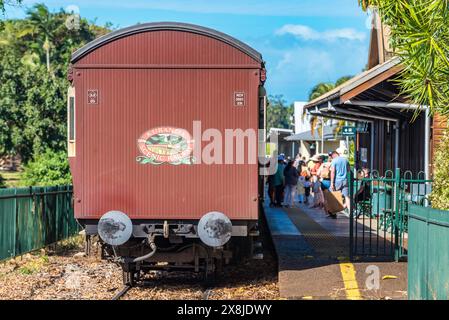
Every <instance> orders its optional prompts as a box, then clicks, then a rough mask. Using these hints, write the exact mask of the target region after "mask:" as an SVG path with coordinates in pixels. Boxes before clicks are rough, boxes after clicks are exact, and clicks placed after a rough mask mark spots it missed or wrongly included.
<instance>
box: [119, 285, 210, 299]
mask: <svg viewBox="0 0 449 320" xmlns="http://www.w3.org/2000/svg"><path fill="white" fill-rule="evenodd" d="M134 287H135V286H130V285H125V286H123V288H122V289H121V290H120V291H119V292H117V293H116V294H115V295H114V296H113V297H112V299H111V300H120V299H121V298H122V297H124V296H125V295H126V294H127V293H128V292H129V290H131V289H132V288H134ZM142 287H144V286H142ZM213 290H214V288H212V287H209V288H207V289H205V290H204V292H203V295H202V300H210V297H211V296H212V295H213Z"/></svg>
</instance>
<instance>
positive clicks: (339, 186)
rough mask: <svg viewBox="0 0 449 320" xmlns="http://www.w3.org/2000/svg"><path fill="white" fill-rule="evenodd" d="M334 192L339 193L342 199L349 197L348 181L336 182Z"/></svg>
mask: <svg viewBox="0 0 449 320" xmlns="http://www.w3.org/2000/svg"><path fill="white" fill-rule="evenodd" d="M334 191H341V194H342V195H343V197H349V187H348V180H346V179H345V180H336V181H335V190H334Z"/></svg>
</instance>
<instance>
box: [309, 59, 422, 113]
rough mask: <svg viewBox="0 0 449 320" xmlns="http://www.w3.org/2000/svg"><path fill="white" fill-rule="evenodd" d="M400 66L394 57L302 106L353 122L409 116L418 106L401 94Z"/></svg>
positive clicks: (310, 110) (314, 111)
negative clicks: (398, 82)
mask: <svg viewBox="0 0 449 320" xmlns="http://www.w3.org/2000/svg"><path fill="white" fill-rule="evenodd" d="M402 69H403V66H402V65H401V61H400V58H398V57H394V58H392V59H390V60H388V61H386V62H384V63H382V64H379V65H377V66H375V67H373V68H372V69H369V70H367V71H365V72H363V73H361V74H359V75H357V76H355V77H354V78H352V79H350V80H348V81H347V82H345V83H343V84H342V85H340V86H338V87H336V88H335V89H333V90H332V91H329V92H328V93H326V94H324V95H322V96H320V97H318V98H316V99H314V100H312V101H310V102H309V103H308V104H307V105H306V106H305V108H306V110H307V111H308V112H309V113H310V114H312V115H316V116H323V117H326V118H333V119H340V120H347V121H355V122H363V121H373V120H375V119H377V120H385V121H397V120H406V119H409V118H410V116H411V115H412V114H413V112H414V111H415V110H416V109H418V108H419V106H413V105H411V104H409V103H408V102H407V100H406V98H405V97H404V96H403V95H401V92H400V88H399V86H398V84H397V83H396V80H397V79H398V78H399V77H400V72H401V71H402ZM404 111H407V112H404Z"/></svg>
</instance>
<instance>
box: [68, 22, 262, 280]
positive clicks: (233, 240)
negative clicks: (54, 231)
mask: <svg viewBox="0 0 449 320" xmlns="http://www.w3.org/2000/svg"><path fill="white" fill-rule="evenodd" d="M71 63H72V65H71V68H70V70H69V80H70V81H71V84H72V85H71V87H70V88H69V101H68V120H69V121H68V122H69V123H68V128H69V132H68V150H69V161H70V168H71V171H72V175H73V184H74V206H75V216H76V218H77V219H78V220H79V221H80V222H81V223H82V224H83V225H84V226H85V228H86V234H87V235H88V236H92V235H96V234H99V235H100V238H101V239H102V242H103V244H104V249H105V252H106V254H108V255H111V256H114V257H115V258H116V259H118V260H119V261H120V262H121V264H122V266H123V268H124V271H125V275H126V281H127V282H133V281H134V280H135V278H136V277H137V276H138V275H139V274H140V273H141V271H146V270H149V269H157V268H164V269H179V268H184V269H185V268H193V269H194V270H195V271H205V273H206V274H209V273H211V272H212V271H214V269H215V268H216V266H217V263H218V265H221V262H222V261H225V262H228V261H229V260H230V259H232V257H236V256H248V255H252V254H253V253H254V252H253V251H252V248H253V246H252V245H251V243H252V241H251V240H252V239H253V238H252V237H254V236H257V235H258V230H257V222H258V215H259V202H258V201H259V193H260V192H259V190H260V179H259V174H258V170H259V168H258V163H257V161H252V160H251V159H252V158H253V156H254V155H253V154H251V151H250V150H249V148H246V147H245V148H244V149H243V153H244V158H245V161H244V163H237V162H236V161H235V160H234V162H233V161H228V160H230V158H229V155H228V154H227V155H224V156H223V158H225V159H224V160H223V161H220V160H219V159H218V160H217V157H215V158H214V159H215V160H214V161H212V163H211V161H208V160H207V159H206V161H202V160H203V159H202V155H203V153H202V152H204V150H203V149H204V148H207V145H208V144H210V142H211V141H207V139H204V135H202V133H204V132H205V130H207V129H213V130H216V131H214V132H217V130H218V132H220V133H223V136H225V131H226V130H229V129H232V130H241V131H243V132H247V130H255V131H257V130H258V129H260V127H261V124H263V112H264V101H265V99H264V95H265V93H264V92H265V91H264V89H263V83H264V81H265V79H264V77H265V70H264V63H263V60H262V57H261V55H260V54H259V53H258V52H257V51H255V50H254V49H252V48H250V47H248V46H247V45H246V44H244V43H242V42H240V41H238V40H236V39H234V38H232V37H230V36H228V35H225V34H223V33H220V32H217V31H215V30H211V29H208V28H204V27H199V26H195V25H189V24H181V23H149V24H140V25H136V26H133V27H129V28H125V29H121V30H118V31H115V32H112V33H110V34H108V35H106V36H103V37H101V38H99V39H97V40H95V41H93V42H91V43H89V44H88V45H86V46H85V47H83V48H81V49H80V50H78V51H76V52H75V53H74V54H73V56H72V60H71ZM198 133H199V134H198ZM236 139H237V138H236ZM246 141H249V136H248V137H247V140H246ZM223 148H224V147H223ZM231 150H232V151H235V152H234V153H235V154H234V155H231V158H232V157H233V159H234V158H236V157H237V156H238V150H237V144H236V145H235V146H231ZM240 151H241V150H240ZM223 152H224V151H223ZM212 156H216V155H212ZM255 156H257V154H256V155H255ZM161 262H164V263H161Z"/></svg>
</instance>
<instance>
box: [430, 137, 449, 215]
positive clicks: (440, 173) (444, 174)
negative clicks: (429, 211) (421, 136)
mask: <svg viewBox="0 0 449 320" xmlns="http://www.w3.org/2000/svg"><path fill="white" fill-rule="evenodd" d="M448 159H449V129H448V130H446V132H445V134H444V136H443V138H442V140H441V142H440V144H439V145H438V147H437V150H436V152H435V158H434V163H435V172H434V182H433V188H432V195H431V202H432V207H433V208H435V209H441V210H449V161H448Z"/></svg>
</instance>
